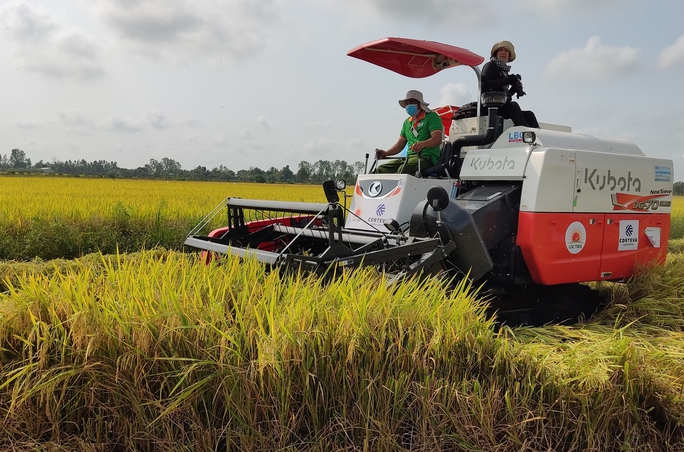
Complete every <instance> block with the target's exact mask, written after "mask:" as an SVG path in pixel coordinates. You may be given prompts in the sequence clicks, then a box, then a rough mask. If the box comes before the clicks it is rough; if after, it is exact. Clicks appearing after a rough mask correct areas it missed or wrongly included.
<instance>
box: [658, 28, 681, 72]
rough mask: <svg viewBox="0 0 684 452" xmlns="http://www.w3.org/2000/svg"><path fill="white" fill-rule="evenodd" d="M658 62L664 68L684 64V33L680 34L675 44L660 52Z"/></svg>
mask: <svg viewBox="0 0 684 452" xmlns="http://www.w3.org/2000/svg"><path fill="white" fill-rule="evenodd" d="M658 64H659V66H660V67H661V68H663V69H667V68H670V67H673V66H678V65H680V64H684V35H682V36H680V37H679V39H677V41H676V42H675V43H674V44H672V45H671V46H668V47H666V48H664V49H663V51H662V52H660V59H659V60H658Z"/></svg>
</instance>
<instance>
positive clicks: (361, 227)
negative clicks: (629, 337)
mask: <svg viewBox="0 0 684 452" xmlns="http://www.w3.org/2000/svg"><path fill="white" fill-rule="evenodd" d="M349 56H352V57H355V58H359V59H362V60H365V61H368V62H371V63H373V64H376V65H379V66H382V67H384V68H387V69H390V70H392V71H395V72H397V73H399V74H402V75H405V76H408V77H414V78H415V77H428V76H430V75H433V74H435V73H437V72H439V71H442V70H443V69H446V68H451V67H456V66H469V67H471V68H472V69H473V70H474V72H475V74H476V75H477V79H478V87H479V86H480V69H479V65H480V64H481V63H482V62H483V60H484V58H483V57H481V56H479V55H476V54H474V53H472V52H470V51H468V50H465V49H462V48H459V47H454V46H450V45H446V44H441V43H437V42H432V41H420V40H412V39H403V38H385V39H382V40H379V41H375V42H371V43H367V44H364V45H361V46H359V47H357V48H355V49H353V50H351V51H350V52H349ZM479 91H480V89H478V92H479ZM478 94H479V98H478V108H477V110H476V111H477V112H480V111H481V108H483V109H486V111H487V115H486V116H475V117H471V118H465V119H453V120H452V115H451V114H450V115H449V116H448V117H447V121H446V124H447V126H450V128H449V134H448V141H445V143H444V145H443V147H442V155H441V158H440V162H439V164H438V165H437V166H435V167H432V168H426V169H423V170H422V171H419V173H417V174H416V175H415V176H413V175H402V174H361V175H359V176H358V179H357V181H356V186H355V187H354V193H353V196H352V199H351V206H350V208H349V209H347V207H346V204H347V202H346V201H347V197H346V194H345V195H344V197H343V200H344V202H343V203H342V204H341V203H340V198H339V196H338V194H339V193H340V192H342V191H343V190H344V183H343V182H342V181H337V182H333V181H328V182H326V183H324V184H323V189H324V191H325V194H326V198H327V200H328V203H320V204H316V203H297V202H277V201H264V200H249V199H238V198H228V199H226V200H225V201H224V202H222V203H221V204H220V205H219V206H217V208H215V209H214V211H212V213H210V214H209V215H208V216H207V217H206V218H205V219H204V220H203V222H202V223H200V224H199V225H198V226H197V227H196V228H195V229H193V231H191V232H190V233H189V235H188V237H187V239H186V241H185V244H186V245H188V246H190V247H194V248H198V249H201V250H204V251H205V252H206V253H205V255H206V256H207V259H208V260H209V259H211V256H212V254H213V253H227V254H232V255H235V256H239V257H251V258H255V259H257V260H258V261H260V262H263V263H264V264H266V265H268V266H270V267H273V268H279V269H282V270H284V271H309V272H314V273H317V274H320V275H327V276H334V275H335V274H337V273H338V272H339V271H341V270H346V269H352V268H356V267H359V266H369V265H370V266H377V267H378V268H379V269H380V270H381V271H383V272H385V273H386V274H388V275H390V280H391V281H397V280H399V279H402V278H406V277H427V276H430V275H441V276H442V277H446V278H447V279H449V280H459V279H461V278H464V277H467V278H469V279H470V280H471V281H473V283H474V284H475V286H476V287H479V286H484V290H485V291H486V293H488V294H490V295H491V298H492V300H491V303H492V306H493V309H495V310H497V311H498V312H499V315H500V316H501V318H503V319H504V320H506V319H510V321H511V322H513V323H515V322H526V323H542V322H547V321H563V320H565V319H569V318H575V317H577V315H579V314H580V313H581V312H582V311H593V309H595V307H596V305H597V304H598V297H597V295H596V293H595V292H594V291H591V290H590V289H589V288H588V286H586V285H583V284H579V283H582V282H591V281H624V280H626V279H627V278H630V277H631V276H633V275H634V274H635V271H638V269H639V268H642V267H643V266H645V265H652V264H662V263H664V261H665V258H666V253H667V239H668V237H669V233H670V210H671V203H672V185H673V184H672V181H673V164H672V161H671V160H666V159H660V158H652V157H647V156H645V155H644V154H643V152H642V151H641V150H640V149H639V148H638V147H637V146H636V145H635V144H633V143H631V142H629V141H626V140H622V139H612V138H599V137H594V136H589V135H584V134H578V133H572V132H571V129H570V128H569V127H563V126H556V125H550V124H540V126H541V128H540V129H532V128H525V127H512V124H510V121H508V120H505V121H504V120H503V119H502V118H501V117H500V116H499V115H498V114H497V111H498V108H499V107H500V106H501V105H503V102H504V101H505V98H503V97H502V94H501V93H478ZM480 103H481V105H480ZM375 164H377V161H376V162H375V163H374V165H375ZM224 208H227V212H228V224H227V226H225V227H223V228H220V229H217V230H214V231H212V232H211V233H209V234H207V235H200V234H201V233H202V231H204V229H205V228H206V227H207V224H209V222H210V221H211V220H212V219H213V218H214V217H215V216H216V215H218V214H219V212H222V211H223V209H224ZM452 278H453V279H452ZM590 313H591V312H589V313H588V314H590ZM506 321H508V320H506Z"/></svg>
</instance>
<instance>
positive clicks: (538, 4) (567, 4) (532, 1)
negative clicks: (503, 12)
mask: <svg viewBox="0 0 684 452" xmlns="http://www.w3.org/2000/svg"><path fill="white" fill-rule="evenodd" d="M518 1H519V5H520V6H521V7H522V8H524V9H526V10H528V11H530V12H532V13H535V14H538V15H541V16H552V17H559V16H561V15H563V14H566V13H569V12H579V13H586V12H587V10H588V9H597V8H600V7H602V6H611V5H614V6H615V7H619V6H621V5H622V4H623V2H624V0H518Z"/></svg>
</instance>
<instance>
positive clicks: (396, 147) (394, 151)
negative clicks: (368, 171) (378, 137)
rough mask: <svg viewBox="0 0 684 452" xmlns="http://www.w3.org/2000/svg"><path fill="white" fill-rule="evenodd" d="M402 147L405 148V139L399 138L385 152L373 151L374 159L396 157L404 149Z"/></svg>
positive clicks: (380, 150)
mask: <svg viewBox="0 0 684 452" xmlns="http://www.w3.org/2000/svg"><path fill="white" fill-rule="evenodd" d="M404 146H406V138H404V137H399V139H398V140H397V142H396V143H394V144H393V145H392V147H391V148H389V149H387V150H386V151H383V150H382V149H376V150H375V158H376V159H384V158H385V157H387V156H388V155H396V154H398V153H400V152H401V151H402V149H404Z"/></svg>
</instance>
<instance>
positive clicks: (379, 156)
mask: <svg viewBox="0 0 684 452" xmlns="http://www.w3.org/2000/svg"><path fill="white" fill-rule="evenodd" d="M385 157H387V151H383V150H382V149H376V150H375V158H376V159H377V160H380V159H384V158H385Z"/></svg>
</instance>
